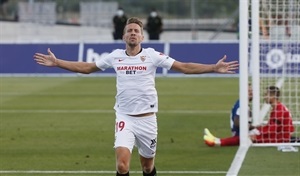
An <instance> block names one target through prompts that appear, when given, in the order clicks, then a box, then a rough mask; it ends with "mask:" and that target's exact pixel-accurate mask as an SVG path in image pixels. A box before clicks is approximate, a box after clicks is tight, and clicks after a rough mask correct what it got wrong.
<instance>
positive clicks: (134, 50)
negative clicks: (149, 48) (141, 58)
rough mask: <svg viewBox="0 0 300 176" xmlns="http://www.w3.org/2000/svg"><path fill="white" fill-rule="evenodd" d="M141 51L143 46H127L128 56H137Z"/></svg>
mask: <svg viewBox="0 0 300 176" xmlns="http://www.w3.org/2000/svg"><path fill="white" fill-rule="evenodd" d="M140 52H142V47H141V46H137V47H133V48H131V47H127V48H126V51H125V53H126V55H128V56H136V55H138V54H139V53H140Z"/></svg>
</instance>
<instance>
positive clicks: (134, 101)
mask: <svg viewBox="0 0 300 176" xmlns="http://www.w3.org/2000/svg"><path fill="white" fill-rule="evenodd" d="M143 39H144V35H143V23H142V22H141V21H140V20H139V19H138V18H130V19H128V21H127V24H126V26H125V28H124V34H123V40H124V41H125V43H126V49H125V50H124V49H116V50H114V51H112V52H111V53H110V54H108V55H107V56H106V57H105V58H102V59H100V60H97V61H95V62H94V63H87V62H70V61H67V60H62V59H58V58H57V57H56V56H55V55H54V53H52V52H51V50H50V49H48V54H42V53H36V54H35V55H34V59H35V60H36V62H37V63H38V64H41V65H44V66H49V67H60V68H63V69H66V70H69V71H72V72H78V73H85V74H89V73H92V72H96V71H104V70H106V69H108V68H113V69H114V70H115V71H116V74H117V94H116V103H115V106H114V109H115V111H116V113H115V115H116V125H115V143H114V148H115V154H116V170H117V172H116V175H117V176H129V165H130V159H131V152H132V149H133V147H134V146H137V148H138V152H139V155H140V162H141V167H142V171H143V175H144V176H155V175H156V168H155V165H154V158H155V153H156V144H157V117H156V113H157V111H158V98H157V92H156V89H155V73H156V68H157V67H163V68H166V69H172V70H175V71H178V72H182V73H185V74H202V73H210V72H216V73H234V71H235V70H236V69H238V63H237V61H232V62H225V59H226V56H224V57H223V58H222V59H220V60H219V61H218V62H217V63H216V64H211V65H208V64H200V63H184V62H180V61H176V60H175V59H173V58H171V57H170V56H167V55H164V54H162V53H160V52H157V51H155V50H154V49H152V48H142V46H141V42H142V41H143Z"/></svg>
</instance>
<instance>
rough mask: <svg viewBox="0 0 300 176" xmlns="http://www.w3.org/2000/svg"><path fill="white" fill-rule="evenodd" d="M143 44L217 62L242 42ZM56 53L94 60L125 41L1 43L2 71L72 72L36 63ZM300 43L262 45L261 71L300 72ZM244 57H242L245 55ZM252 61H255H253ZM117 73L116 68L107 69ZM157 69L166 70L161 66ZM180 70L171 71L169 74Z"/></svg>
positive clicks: (235, 53)
mask: <svg viewBox="0 0 300 176" xmlns="http://www.w3.org/2000/svg"><path fill="white" fill-rule="evenodd" d="M142 47H143V48H148V47H151V48H154V49H155V50H157V51H159V52H162V53H164V54H166V55H169V56H170V57H172V58H174V59H176V60H178V61H181V62H197V63H204V64H215V63H216V62H217V61H218V60H219V59H220V58H222V57H223V56H224V55H226V56H227V61H233V60H239V44H238V42H233V43H232V42H223V43H172V42H170V43H160V42H158V43H143V44H142ZM48 48H51V51H52V52H53V53H55V55H56V57H58V58H62V59H64V60H70V61H84V62H94V61H95V60H97V59H101V57H104V56H105V55H106V54H108V53H110V52H111V51H113V50H114V49H117V48H120V49H124V48H125V44H124V43H114V42H113V43H82V44H80V43H34V44H32V43H13V44H12V43H7V44H5V43H1V44H0V74H53V73H56V74H62V73H64V74H65V73H71V72H70V71H67V70H63V69H60V68H49V67H45V66H41V65H38V64H36V62H35V61H34V59H33V55H34V53H36V52H40V53H45V54H46V53H47V49H48ZM299 48H300V43H299V42H298V43H297V42H295V43H281V44H278V43H277V44H270V43H262V44H261V47H260V67H261V68H263V69H261V73H272V74H273V73H281V72H282V70H283V68H285V69H286V71H287V74H289V73H290V74H293V75H295V74H296V75H300V50H299ZM241 59H242V58H241ZM250 63H251V62H250ZM105 73H110V74H111V73H114V70H113V69H108V70H105V72H104V73H102V74H105ZM157 73H162V69H161V68H159V69H158V70H157ZM172 73H176V72H174V71H169V72H168V74H172Z"/></svg>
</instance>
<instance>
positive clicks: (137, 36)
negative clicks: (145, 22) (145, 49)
mask: <svg viewBox="0 0 300 176" xmlns="http://www.w3.org/2000/svg"><path fill="white" fill-rule="evenodd" d="M143 39H144V36H143V31H142V30H141V27H140V26H139V25H138V24H135V23H131V24H128V25H127V26H126V27H125V31H124V35H123V40H124V41H125V42H126V44H127V45H129V46H130V47H135V46H137V45H139V44H140V43H141V42H142V41H143Z"/></svg>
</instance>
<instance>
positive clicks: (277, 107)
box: [250, 86, 295, 143]
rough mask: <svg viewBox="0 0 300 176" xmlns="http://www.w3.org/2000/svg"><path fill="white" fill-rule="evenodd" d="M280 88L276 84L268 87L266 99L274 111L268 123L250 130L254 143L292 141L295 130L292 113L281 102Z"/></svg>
mask: <svg viewBox="0 0 300 176" xmlns="http://www.w3.org/2000/svg"><path fill="white" fill-rule="evenodd" d="M279 97H280V90H279V88H278V87H276V86H269V87H267V89H266V92H265V96H264V100H265V102H266V103H268V104H270V105H271V107H272V111H271V113H270V118H269V121H268V123H267V124H266V125H262V126H258V127H256V128H254V129H253V130H251V131H250V138H251V140H252V141H253V142H254V143H283V142H291V139H293V138H292V133H293V132H294V130H295V129H294V126H293V119H292V114H291V112H290V111H289V109H288V108H287V107H286V106H285V105H284V104H283V103H281V102H280V100H279Z"/></svg>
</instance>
